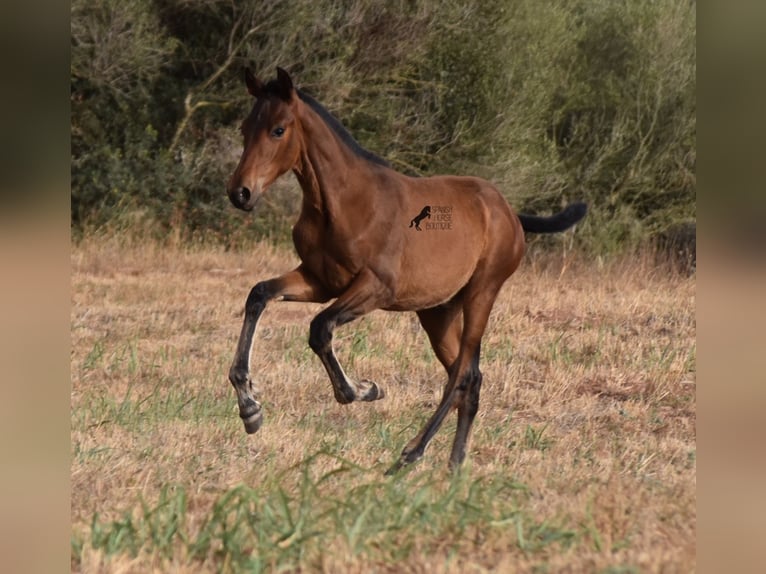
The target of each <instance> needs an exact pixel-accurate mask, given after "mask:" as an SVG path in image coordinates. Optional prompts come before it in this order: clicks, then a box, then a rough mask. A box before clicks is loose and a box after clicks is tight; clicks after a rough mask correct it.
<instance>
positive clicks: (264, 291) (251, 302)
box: [245, 281, 271, 315]
mask: <svg viewBox="0 0 766 574" xmlns="http://www.w3.org/2000/svg"><path fill="white" fill-rule="evenodd" d="M270 299H271V292H270V290H269V284H268V281H261V282H260V283H257V284H256V285H255V287H253V288H252V289H250V294H249V295H248V296H247V302H246V303H245V313H247V314H248V315H256V314H259V313H261V312H262V311H263V309H264V307H266V303H268V302H269V300H270Z"/></svg>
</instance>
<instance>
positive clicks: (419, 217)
mask: <svg viewBox="0 0 766 574" xmlns="http://www.w3.org/2000/svg"><path fill="white" fill-rule="evenodd" d="M426 217H427V218H428V219H431V206H430V205H426V206H425V207H424V208H423V209H421V210H420V213H418V214H417V215H416V216H415V217H413V218H412V221H410V227H412V226H413V225H414V226H415V229H417V230H418V231H423V230H422V229H420V222H421V221H423V220H424V219H425V218H426Z"/></svg>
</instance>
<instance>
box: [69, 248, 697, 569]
mask: <svg viewBox="0 0 766 574" xmlns="http://www.w3.org/2000/svg"><path fill="white" fill-rule="evenodd" d="M71 263H72V290H71V297H72V299H71V344H72V347H71V348H72V350H71V374H72V396H71V460H72V462H71V478H72V497H71V500H72V502H71V504H72V509H71V515H72V570H73V571H76V572H152V571H154V572H238V571H246V572H259V571H284V572H315V571H317V572H428V573H432V572H436V573H439V572H455V573H458V572H460V573H466V572H469V573H470V572H485V571H497V572H535V573H544V572H551V573H554V572H556V573H559V572H602V573H612V574H617V573H629V572H691V571H694V570H695V567H696V561H695V550H696V399H695V389H696V387H695V385H696V365H695V358H696V326H695V296H696V287H695V279H694V277H691V278H689V277H683V276H680V275H676V274H673V273H670V272H668V271H667V270H666V269H663V268H658V267H654V266H653V265H652V264H650V263H649V262H648V260H634V261H627V260H626V261H622V262H614V263H609V264H606V265H600V264H598V263H595V262H593V263H590V262H584V261H577V260H575V261H570V262H568V263H567V264H566V265H563V264H562V259H561V257H554V256H548V257H547V258H544V257H539V258H537V259H535V258H532V259H528V260H526V261H525V262H524V263H523V264H522V268H521V269H520V270H519V271H518V272H517V273H516V274H515V275H514V276H513V277H511V279H510V280H509V281H508V283H507V284H506V286H505V287H504V289H503V291H502V293H501V296H500V298H499V299H498V302H497V304H496V306H495V309H494V311H493V314H492V317H491V320H490V325H489V328H488V332H487V335H486V337H485V339H484V344H483V346H482V350H483V355H482V371H483V373H484V384H483V387H482V395H481V407H480V411H479V414H478V416H477V418H476V422H475V425H474V432H473V435H472V439H471V442H470V444H469V449H468V456H467V459H466V464H465V465H464V468H463V469H462V472H460V473H459V474H457V475H451V474H450V473H448V471H447V458H448V456H449V448H450V445H451V440H452V436H453V433H454V424H455V417H454V415H452V416H451V417H450V418H448V419H447V422H445V425H444V426H443V427H442V429H441V431H440V432H439V434H437V436H436V438H435V439H434V441H433V443H432V445H431V446H430V447H429V449H428V451H427V452H426V456H425V457H424V458H423V459H422V460H421V461H420V462H419V463H417V464H415V465H414V466H413V467H412V468H411V469H410V470H407V471H404V472H402V473H401V474H399V475H397V476H394V477H385V476H383V472H384V471H385V469H386V468H388V466H389V465H390V464H392V463H393V462H394V460H396V458H397V457H398V455H399V452H400V451H401V449H402V447H403V446H404V444H405V443H406V442H407V441H408V440H409V439H410V438H411V437H412V436H413V435H414V434H415V433H416V432H417V430H418V429H419V428H420V426H421V425H422V424H423V423H424V422H425V419H426V418H427V417H428V416H429V415H430V414H431V413H432V412H433V410H434V408H435V406H436V403H437V402H438V400H439V397H440V393H441V390H442V385H443V383H444V381H445V375H444V373H443V372H442V369H441V367H440V365H439V364H438V362H437V361H436V359H435V358H434V356H433V354H432V352H431V350H430V348H429V346H428V341H427V338H426V336H425V334H424V333H423V332H422V330H421V329H420V328H419V325H418V323H417V320H416V318H415V316H414V315H413V314H393V313H384V312H381V311H378V312H375V313H373V314H371V315H369V316H368V317H365V318H363V319H361V320H359V321H358V322H356V323H353V324H351V325H348V326H345V327H342V328H340V329H339V330H338V331H337V339H336V348H337V350H338V355H339V358H340V359H341V362H342V363H343V365H344V367H345V368H346V370H347V372H348V373H349V374H350V375H351V376H356V377H366V378H369V379H371V380H374V381H376V382H378V383H379V384H380V385H381V386H382V387H383V388H384V389H385V391H386V393H387V396H386V398H385V399H384V400H382V401H377V402H375V403H357V404H351V405H346V406H343V405H339V404H337V403H336V402H335V400H334V399H333V394H332V391H331V387H330V383H329V380H328V379H327V377H326V375H325V373H324V370H323V368H322V366H321V363H320V362H319V360H318V359H317V358H316V357H315V356H314V355H313V354H312V352H311V351H310V350H309V348H308V344H307V339H308V325H309V321H310V319H311V317H312V316H313V315H314V314H315V313H316V312H317V311H318V309H319V307H318V306H316V305H305V304H297V303H274V304H272V305H271V306H270V307H269V308H268V309H267V310H266V312H265V313H264V316H263V319H262V321H261V324H260V326H259V329H258V332H257V335H256V340H255V350H254V352H253V362H252V370H253V373H254V375H255V378H256V381H257V384H258V386H259V388H260V390H261V399H262V402H263V405H264V424H263V427H262V428H261V430H260V431H259V432H258V433H257V434H256V435H252V436H247V435H246V434H245V432H244V429H243V427H242V423H241V421H240V419H239V418H238V416H237V405H236V399H235V394H234V391H233V389H232V388H231V386H230V384H229V382H228V380H227V373H228V368H229V364H230V361H231V359H232V357H233V353H234V348H235V344H236V340H237V337H238V334H239V329H240V326H241V320H242V314H243V311H244V302H245V298H246V297H247V294H248V291H249V289H250V287H251V286H252V285H253V284H254V283H255V282H256V281H258V280H261V279H264V278H268V277H271V276H273V275H275V274H279V273H281V272H283V271H286V270H288V269H290V268H291V266H292V265H294V263H295V257H294V255H293V254H292V253H291V251H289V250H288V249H285V248H276V247H273V246H269V245H266V244H258V245H254V246H253V248H252V250H250V251H249V252H228V253H227V252H223V251H221V250H215V249H213V248H206V247H191V248H188V247H187V248H179V247H161V246H159V245H153V244H150V245H143V246H138V245H127V244H125V243H124V242H120V241H117V240H109V239H104V240H97V239H86V240H84V241H83V242H81V243H80V244H78V245H76V246H74V247H73V248H72V252H71Z"/></svg>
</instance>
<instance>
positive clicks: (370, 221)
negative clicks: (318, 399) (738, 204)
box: [227, 68, 587, 474]
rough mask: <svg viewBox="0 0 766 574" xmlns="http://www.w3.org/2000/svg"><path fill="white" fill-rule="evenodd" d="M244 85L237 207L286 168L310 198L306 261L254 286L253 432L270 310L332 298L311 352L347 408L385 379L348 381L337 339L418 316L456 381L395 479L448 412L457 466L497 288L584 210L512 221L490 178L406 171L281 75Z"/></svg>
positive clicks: (249, 331) (245, 347) (234, 190)
mask: <svg viewBox="0 0 766 574" xmlns="http://www.w3.org/2000/svg"><path fill="white" fill-rule="evenodd" d="M244 79H245V85H246V87H247V91H248V92H249V94H250V96H252V97H253V98H254V99H255V101H254V104H253V107H252V110H251V112H250V114H249V115H248V116H247V117H246V119H245V120H244V121H243V123H242V125H241V133H242V137H243V140H244V145H243V152H242V156H241V158H240V160H239V163H238V165H237V167H236V169H235V170H234V173H233V174H232V175H231V178H230V179H229V181H228V184H227V194H228V198H229V200H230V201H231V203H232V204H233V205H234V207H236V208H238V209H241V210H243V211H246V212H247V211H251V210H253V209H254V208H255V206H256V204H257V203H258V201H259V199H260V198H261V197H262V196H263V194H265V193H267V191H268V188H269V186H270V185H271V184H272V183H273V182H274V181H275V180H276V179H277V178H278V177H280V176H281V175H283V174H285V173H286V172H288V171H292V172H293V174H294V175H295V177H296V178H297V180H298V182H299V184H300V187H301V190H302V203H301V210H300V215H299V216H298V219H297V222H296V223H295V225H294V227H293V230H292V239H293V243H294V246H295V250H296V252H297V254H298V257H299V258H300V264H299V265H298V266H297V268H295V269H293V270H292V271H289V272H287V273H285V274H284V275H281V276H279V277H275V278H272V279H268V280H266V281H261V282H259V283H257V284H256V285H255V286H254V287H253V288H252V289H251V290H250V293H249V295H248V297H247V301H246V303H245V316H244V321H243V324H242V330H241V333H240V335H239V340H238V343H237V348H236V352H235V355H234V360H233V362H232V365H231V368H230V370H229V381H230V382H231V384H232V385H233V386H234V389H235V391H236V395H237V403H238V406H239V416H240V418H241V419H242V421H243V423H244V427H245V431H246V432H247V433H248V434H252V433H255V432H257V431H258V429H259V428H260V427H261V424H262V422H263V413H262V408H261V403H260V402H258V401H257V400H256V396H257V393H256V390H255V388H254V385H253V380H252V377H251V374H250V357H251V352H252V347H253V335H254V333H255V330H256V326H257V324H258V320H259V318H260V317H261V314H262V313H263V311H264V309H265V308H266V305H267V304H268V303H269V302H271V301H274V300H281V301H300V302H313V303H327V302H330V301H332V303H330V305H329V306H327V307H326V308H324V309H323V310H322V311H321V312H319V314H317V315H316V316H315V317H314V318H313V319H312V321H311V323H310V326H309V337H308V344H309V346H310V348H311V349H312V350H313V352H314V353H315V354H316V355H317V356H318V357H319V359H320V361H321V362H322V364H323V365H324V368H325V370H326V371H327V375H328V376H329V378H330V383H331V384H332V389H333V393H334V395H335V399H336V400H337V401H338V402H339V403H341V404H344V405H345V404H349V403H353V402H356V401H376V400H380V399H383V398H384V397H385V396H386V394H385V392H384V390H383V388H382V387H381V386H380V385H378V384H377V383H375V382H373V381H369V380H367V379H361V380H354V379H352V378H350V377H349V376H348V375H347V374H346V373H345V371H344V370H343V368H342V367H341V365H340V363H339V362H338V359H337V357H336V355H335V352H334V350H333V333H334V331H335V329H336V328H337V327H339V326H341V325H345V324H347V323H350V322H352V321H353V320H355V319H358V318H359V317H361V316H363V315H365V314H367V313H370V312H371V311H373V310H376V309H383V310H386V311H414V312H415V313H416V314H417V317H418V319H419V321H420V325H421V326H422V327H423V329H424V330H425V332H426V334H427V335H428V339H429V341H430V344H431V347H432V348H433V351H434V353H435V354H436V357H437V359H438V360H439V362H440V363H441V365H442V366H443V367H444V369H445V371H446V375H447V382H446V385H445V387H444V390H443V394H442V397H441V401H440V402H439V405H438V407H437V408H436V411H435V412H434V413H433V415H432V416H431V417H430V418H429V419H428V421H427V422H426V424H425V425H424V426H423V428H422V430H421V431H420V432H419V433H418V434H417V435H416V436H415V437H414V438H412V440H410V441H409V442H408V443H407V444H406V446H405V447H404V449H403V450H402V452H401V455H400V456H399V458H398V459H397V460H396V462H395V464H394V465H393V466H391V468H389V469H388V471H387V473H386V474H393V473H395V472H397V471H398V470H399V469H401V468H403V467H405V466H406V465H409V464H411V463H413V462H415V461H416V460H418V459H420V458H421V457H422V456H423V454H424V452H425V450H426V447H427V446H428V444H429V442H430V441H431V439H432V438H433V437H434V435H435V434H436V432H437V431H438V430H439V427H440V426H441V424H442V422H443V421H444V419H445V417H446V416H447V414H448V413H450V412H451V410H453V408H454V409H456V410H457V429H456V431H455V437H454V441H453V444H452V450H451V453H450V457H449V469H451V470H456V469H458V468H459V467H460V465H461V464H462V462H463V460H464V458H465V453H466V445H467V441H468V439H469V434H470V432H471V427H472V425H473V421H474V418H475V416H476V413H477V412H478V409H479V393H480V390H481V385H482V373H481V371H480V370H479V358H480V348H481V340H482V336H483V334H484V331H485V328H486V326H487V321H488V318H489V315H490V311H491V310H492V306H493V304H494V302H495V299H496V297H497V295H498V292H499V291H500V288H501V287H502V286H503V284H504V283H505V281H506V279H508V277H510V276H511V274H512V273H513V272H514V271H515V270H516V269H517V267H518V266H519V263H520V262H521V259H522V256H523V254H524V250H525V238H524V232H525V231H526V232H534V233H552V232H558V231H563V230H565V229H568V228H569V227H571V226H573V225H574V224H575V223H577V222H578V221H580V220H581V219H582V218H583V217H584V216H585V213H586V211H587V206H586V205H585V204H584V203H579V202H578V203H573V204H570V205H569V206H568V207H566V208H565V209H564V210H563V211H561V212H560V213H557V214H555V215H553V216H549V217H542V216H533V215H523V214H516V213H515V212H514V211H513V210H512V209H511V207H510V206H509V205H508V203H507V201H506V200H505V199H504V198H503V196H502V195H501V193H500V192H499V191H498V189H497V188H496V187H495V186H494V185H493V184H491V183H490V182H488V181H486V180H484V179H480V178H478V177H463V176H451V175H450V176H448V175H440V176H433V177H413V176H408V175H405V174H402V173H400V172H397V171H396V170H394V169H393V168H392V166H391V165H390V164H389V162H387V161H386V160H384V159H383V158H381V157H379V156H377V155H376V154H374V153H372V152H370V151H369V150H366V149H365V148H363V147H362V146H361V145H360V144H359V143H358V142H356V140H354V138H353V137H352V136H351V135H350V134H349V132H348V131H347V130H346V129H345V128H344V127H343V125H342V124H341V123H340V122H339V121H338V120H337V119H336V118H335V117H334V116H333V115H332V114H330V113H329V112H328V111H327V109H326V108H324V107H323V106H322V105H321V104H320V103H319V102H317V101H316V100H315V99H314V98H313V97H311V96H310V95H308V94H307V93H305V92H304V91H302V90H300V89H298V88H296V87H295V86H294V85H293V81H292V78H291V77H290V75H289V73H288V72H286V71H285V70H283V69H282V68H277V77H276V79H271V80H269V81H267V82H264V81H262V80H260V79H258V78H256V76H255V75H254V74H253V73H252V71H251V70H250V69H249V68H248V69H246V70H245V78H244ZM424 205H426V206H428V207H429V208H430V209H429V210H428V211H429V212H430V214H431V215H432V217H433V219H431V220H430V221H429V223H428V225H427V229H426V230H425V231H423V232H422V233H416V232H415V230H414V229H412V226H411V225H408V223H412V222H414V220H413V219H411V214H412V213H418V212H420V213H421V215H422V214H423V213H424V211H425V209H421V208H422V206H424ZM415 219H417V218H415Z"/></svg>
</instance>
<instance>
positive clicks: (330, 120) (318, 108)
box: [296, 90, 391, 167]
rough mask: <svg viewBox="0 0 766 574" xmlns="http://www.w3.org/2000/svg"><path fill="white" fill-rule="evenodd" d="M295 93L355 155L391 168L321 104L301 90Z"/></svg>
mask: <svg viewBox="0 0 766 574" xmlns="http://www.w3.org/2000/svg"><path fill="white" fill-rule="evenodd" d="M296 92H297V93H298V97H300V99H301V100H303V102H305V103H306V104H308V106H309V107H310V108H311V109H312V110H314V111H315V112H316V113H317V114H319V117H320V118H322V121H324V123H326V124H327V125H328V126H329V127H330V129H332V131H334V132H335V133H336V134H337V135H338V137H339V138H340V139H341V140H342V141H343V143H345V144H346V145H347V146H348V147H349V148H350V149H351V150H352V151H353V152H354V153H355V154H356V155H358V156H359V157H362V158H364V159H366V160H367V161H371V162H372V163H376V164H378V165H383V166H386V167H391V164H390V163H388V162H387V161H386V160H385V159H383V158H382V157H380V156H379V155H376V154H374V153H372V152H371V151H370V150H368V149H365V148H363V147H362V146H361V145H360V144H359V142H358V141H356V140H355V139H354V137H353V136H352V135H351V134H350V133H349V132H348V130H347V129H346V128H345V127H343V124H341V123H340V122H339V121H338V119H337V118H336V117H335V116H333V115H332V114H331V113H330V112H328V111H327V109H326V108H325V107H324V106H323V105H322V104H320V103H319V102H317V101H316V100H315V99H314V98H312V97H311V96H310V95H308V94H307V93H306V92H304V91H302V90H296Z"/></svg>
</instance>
